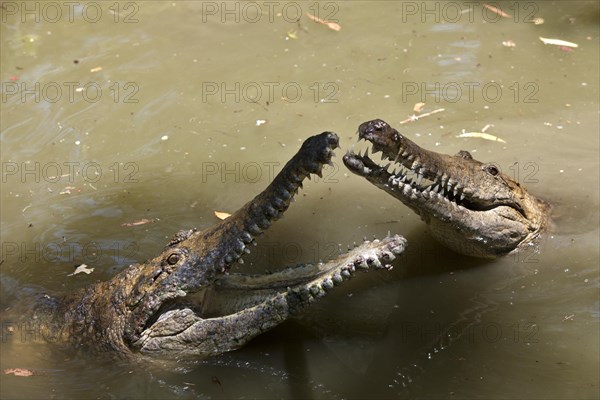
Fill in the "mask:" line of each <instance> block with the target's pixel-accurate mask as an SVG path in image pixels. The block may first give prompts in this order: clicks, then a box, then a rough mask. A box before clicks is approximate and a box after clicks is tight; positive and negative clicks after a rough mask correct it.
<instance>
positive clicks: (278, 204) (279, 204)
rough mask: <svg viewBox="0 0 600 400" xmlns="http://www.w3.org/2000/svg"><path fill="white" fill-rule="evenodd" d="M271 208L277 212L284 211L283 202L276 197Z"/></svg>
mask: <svg viewBox="0 0 600 400" xmlns="http://www.w3.org/2000/svg"><path fill="white" fill-rule="evenodd" d="M273 207H275V208H276V209H277V210H283V209H285V202H284V201H283V200H282V199H280V198H279V197H276V198H275V199H273Z"/></svg>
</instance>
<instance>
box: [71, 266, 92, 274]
mask: <svg viewBox="0 0 600 400" xmlns="http://www.w3.org/2000/svg"><path fill="white" fill-rule="evenodd" d="M92 272H94V268H88V267H87V265H86V264H81V265H80V266H79V267H77V268H75V271H74V272H73V273H72V274H69V275H67V276H73V275H77V274H81V273H85V274H88V275H89V274H91V273H92Z"/></svg>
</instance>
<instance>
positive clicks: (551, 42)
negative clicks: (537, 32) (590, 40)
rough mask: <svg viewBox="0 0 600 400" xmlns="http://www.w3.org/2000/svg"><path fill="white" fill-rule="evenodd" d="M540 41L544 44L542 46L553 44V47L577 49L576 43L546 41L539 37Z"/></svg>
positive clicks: (554, 40) (559, 40) (557, 40)
mask: <svg viewBox="0 0 600 400" xmlns="http://www.w3.org/2000/svg"><path fill="white" fill-rule="evenodd" d="M540 40H541V41H542V42H544V44H553V45H555V46H565V47H579V45H578V44H577V43H573V42H567V41H566V40H561V39H548V38H543V37H541V36H540Z"/></svg>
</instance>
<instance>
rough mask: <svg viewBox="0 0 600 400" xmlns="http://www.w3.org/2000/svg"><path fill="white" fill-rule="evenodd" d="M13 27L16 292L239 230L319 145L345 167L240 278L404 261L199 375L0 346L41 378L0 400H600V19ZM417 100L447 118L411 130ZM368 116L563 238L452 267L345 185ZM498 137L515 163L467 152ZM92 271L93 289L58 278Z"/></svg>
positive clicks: (11, 217)
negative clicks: (393, 249) (390, 252)
mask: <svg viewBox="0 0 600 400" xmlns="http://www.w3.org/2000/svg"><path fill="white" fill-rule="evenodd" d="M33 3H34V2H31V4H33ZM20 4H22V3H12V2H3V3H2V7H3V8H2V10H0V13H1V14H2V25H1V31H0V32H1V34H2V38H1V42H2V43H1V44H2V61H1V80H2V96H3V97H2V103H1V106H2V109H1V112H0V128H1V130H0V143H1V146H2V148H1V156H2V172H3V175H2V193H1V214H2V215H1V217H2V227H1V231H0V232H1V234H2V239H1V241H2V259H3V260H4V262H3V263H2V265H1V267H0V268H1V271H2V274H3V276H5V277H9V278H12V279H15V280H17V282H19V284H21V285H41V286H43V287H44V288H46V289H47V290H49V291H71V290H74V289H76V288H79V287H82V286H85V285H86V284H89V283H92V282H95V281H96V280H105V279H109V278H110V277H111V276H114V274H115V273H117V272H118V271H120V270H122V268H123V266H124V265H127V264H128V263H132V262H139V261H143V260H144V259H146V258H148V257H151V256H153V255H155V254H157V253H158V252H159V251H160V250H161V248H162V246H164V244H165V243H166V242H167V240H168V237H170V236H171V235H172V234H173V233H175V232H176V231H178V230H179V229H186V228H190V227H191V226H195V227H197V228H200V229H202V228H205V227H208V226H210V225H212V224H214V223H215V222H216V219H215V217H214V215H213V211H215V210H219V211H226V212H232V211H234V210H236V209H238V208H239V207H240V206H241V205H243V204H244V203H245V202H246V201H247V200H249V199H251V198H252V197H253V196H254V195H255V194H257V193H259V192H260V191H261V190H262V189H263V188H264V187H265V186H266V185H267V184H268V183H269V181H270V179H272V177H273V174H274V173H276V172H278V171H279V170H280V169H281V167H282V166H283V164H284V163H285V162H286V161H287V160H288V159H289V158H290V157H291V156H292V155H293V154H294V153H295V152H296V151H297V150H298V148H299V146H300V144H301V142H302V141H303V140H304V139H305V138H307V137H308V136H310V135H313V134H316V133H320V132H322V131H325V130H332V131H335V132H337V133H338V134H339V136H340V138H341V145H342V150H339V151H338V157H337V158H336V159H335V166H334V167H333V168H329V169H327V170H325V174H324V177H323V178H322V179H316V180H314V179H313V181H311V182H308V183H307V184H306V185H305V188H304V190H302V192H301V194H300V195H299V196H298V198H297V201H296V202H295V203H293V204H292V206H291V207H290V209H289V211H288V212H287V214H286V216H285V218H283V219H282V220H281V221H279V222H278V223H277V224H275V225H274V226H273V227H272V229H271V230H269V231H268V232H267V234H265V235H264V236H263V237H262V238H261V239H260V244H259V247H258V248H257V249H256V252H255V253H254V254H252V255H250V256H249V259H248V260H247V262H246V264H244V268H243V269H242V268H241V267H238V268H237V269H238V270H240V271H242V270H244V271H253V272H264V271H265V270H274V269H277V268H279V267H283V266H285V265H286V264H295V263H298V262H316V261H318V260H319V259H327V258H330V257H331V256H332V255H334V254H335V253H337V247H338V244H342V245H343V246H344V247H345V246H346V245H347V244H348V243H352V242H355V241H360V240H362V239H363V237H365V236H367V237H372V235H375V236H378V237H383V236H385V235H386V234H387V233H388V231H391V232H392V233H401V234H403V235H405V236H406V238H407V239H408V241H409V249H408V250H407V252H406V254H405V255H404V256H403V257H401V259H399V260H398V261H397V262H396V263H395V264H394V266H395V268H394V270H393V271H392V272H373V273H369V274H364V275H359V276H358V278H357V279H354V280H353V281H351V282H349V283H347V284H346V285H345V286H343V287H341V288H338V289H336V290H335V291H334V292H332V293H331V294H330V295H329V296H328V297H326V298H324V299H323V300H322V301H321V302H319V303H317V304H316V305H315V306H314V307H313V308H311V309H310V310H308V311H307V312H306V313H304V314H303V315H302V316H300V317H299V318H296V319H294V320H291V321H288V322H286V323H285V324H283V325H281V326H280V327H278V328H276V329H274V330H272V331H271V332H268V333H267V334H264V335H262V336H261V337H259V338H257V339H256V340H254V341H253V342H251V343H250V344H249V345H247V346H246V347H244V348H243V349H241V350H239V351H236V352H232V353H229V354H225V355H223V356H219V357H215V358H211V359H208V360H198V361H196V362H188V363H168V362H165V363H162V362H157V363H156V364H155V365H137V364H132V363H125V362H123V363H116V364H115V363H114V362H106V361H102V360H95V359H93V358H92V359H90V358H89V357H85V356H83V357H82V356H81V355H78V354H65V353H58V352H57V351H55V350H54V349H53V348H52V347H49V346H45V345H42V344H34V343H31V342H30V341H25V343H14V342H10V343H2V345H1V347H0V350H1V351H2V357H1V361H0V363H1V369H3V370H4V369H6V368H26V369H30V370H33V371H36V373H37V375H36V376H33V377H15V376H11V375H2V376H1V378H2V379H1V380H2V382H1V385H0V388H1V389H0V391H1V395H2V398H48V397H52V398H72V397H76V398H124V397H132V398H209V397H210V398H273V397H280V398H291V397H294V398H334V399H336V398H365V397H371V398H416V397H421V398H423V397H424V398H509V397H512V398H517V397H518V398H536V399H539V398H561V399H567V398H569V399H570V398H598V397H599V396H600V391H599V381H598V376H600V371H599V362H598V361H599V348H598V347H599V345H598V343H600V335H599V317H600V311H599V307H600V302H599V298H598V287H599V276H598V267H599V254H598V247H599V246H598V244H599V237H598V233H599V232H598V226H599V223H598V222H599V221H598V214H599V213H598V204H599V203H598V193H599V184H598V183H599V182H598V171H599V162H598V161H599V157H598V154H599V135H598V131H599V124H598V118H599V117H598V97H599V94H598V76H599V74H598V72H599V66H598V59H599V46H598V40H599V29H598V19H599V18H598V4H597V3H596V2H567V1H562V2H561V1H557V2H542V1H539V2H519V3H515V2H497V3H496V5H497V6H500V7H501V8H502V10H504V11H505V12H506V13H507V14H510V16H511V17H510V18H503V17H500V16H498V15H497V14H495V13H493V12H491V11H489V10H487V11H486V9H484V8H483V6H482V5H481V4H478V5H477V6H469V5H465V3H462V2H427V3H424V2H393V1H378V2H373V1H370V2H358V1H347V2H321V3H319V4H317V3H314V2H290V3H278V2H275V3H273V4H272V5H267V4H265V3H260V2H259V3H233V2H231V3H227V6H228V7H230V8H228V9H227V10H229V11H227V10H225V9H223V8H222V7H224V4H225V3H221V2H196V1H178V2H154V1H152V2H151V1H136V2H122V3H111V4H110V5H109V4H108V3H103V4H102V5H101V6H100V10H101V12H102V13H101V14H100V15H99V17H98V15H97V14H94V11H95V10H96V9H95V8H93V7H94V6H93V5H92V6H89V4H88V5H87V6H84V5H83V3H82V4H80V5H78V6H76V7H75V8H74V9H73V17H72V21H71V20H70V19H71V18H70V16H69V15H68V13H67V11H68V9H69V8H68V6H66V5H63V4H62V3H60V2H59V3H56V4H59V5H61V6H62V11H63V16H62V18H60V19H58V20H55V19H54V15H55V14H51V12H53V10H52V9H50V8H43V7H42V3H40V5H39V9H38V10H37V11H36V9H35V8H33V7H34V6H33V5H32V6H31V7H32V9H33V10H34V11H33V14H29V15H25V16H23V10H21V9H20V8H19V7H20ZM90 4H91V3H90ZM94 4H97V3H94ZM236 4H237V5H236ZM424 4H426V5H427V7H429V8H427V9H424V8H422V7H424ZM14 7H17V8H16V9H15V8H14ZM90 7H92V8H90ZM269 7H273V8H269ZM231 10H233V11H231ZM257 10H260V12H261V14H256V11H257ZM298 11H300V12H301V14H302V16H301V18H300V19H299V20H298V17H297V15H296V14H297V13H298ZM457 12H458V13H457ZM36 13H38V14H39V15H36ZM306 13H311V14H313V15H315V14H318V16H319V17H320V18H321V19H326V20H335V21H337V23H339V25H340V26H341V28H342V29H341V30H340V31H334V30H332V29H329V28H328V27H327V26H326V25H323V24H318V23H315V22H313V21H311V20H310V19H309V18H308V17H307V15H306ZM298 15H299V14H298ZM36 17H37V21H36ZM534 17H535V18H543V19H544V23H543V24H540V25H536V24H534V23H532V22H530V20H531V19H532V18H534ZM540 36H541V37H546V38H557V39H562V40H567V41H570V42H574V43H577V44H578V45H579V47H578V48H570V47H559V46H552V45H544V44H543V43H542V42H541V41H540V39H539V37H540ZM511 41H512V42H513V43H514V44H515V45H516V46H515V47H509V46H511V44H510V42H511ZM503 42H504V44H503ZM36 85H37V86H36ZM418 102H424V103H426V105H425V108H424V110H423V113H425V112H430V111H433V110H436V109H438V108H443V109H444V111H443V112H439V113H437V114H434V115H432V116H430V117H426V118H423V119H421V120H418V121H414V122H411V123H407V124H403V125H402V126H401V125H400V122H401V121H404V120H406V119H407V118H408V117H409V116H410V115H412V114H413V106H414V105H415V103H418ZM374 118H382V119H384V120H386V121H387V122H389V123H390V124H392V125H393V126H395V127H397V128H399V129H400V131H401V132H403V133H404V134H405V135H407V136H408V137H409V138H411V139H413V140H414V141H416V142H417V143H418V144H419V145H421V146H424V147H426V148H429V149H434V150H436V151H439V152H444V153H449V154H455V153H456V152H458V151H459V150H462V149H464V150H468V151H470V152H471V153H472V154H473V156H474V157H476V158H477V159H479V160H481V161H487V162H492V161H493V162H495V163H497V165H498V166H500V167H501V168H502V169H503V171H504V172H507V173H509V174H511V176H514V177H515V178H516V179H517V180H519V181H520V182H521V183H523V184H524V185H526V186H527V187H528V188H529V190H530V191H531V192H533V193H534V194H536V195H538V196H540V197H542V198H545V199H547V200H548V201H550V202H551V203H552V204H553V207H554V208H553V217H554V222H555V227H554V229H553V231H552V232H550V233H548V234H546V235H545V236H544V237H543V238H542V241H541V243H540V246H539V247H536V248H532V249H531V250H530V251H525V252H522V253H520V254H519V255H517V256H509V257H506V258H503V259H500V260H496V261H487V260H475V259H470V258H466V257H462V256H459V255H455V254H453V253H451V252H450V251H448V250H445V249H444V248H443V247H441V246H440V245H438V244H437V243H435V242H434V241H433V240H432V239H431V237H430V236H429V235H428V233H427V231H426V227H425V225H424V224H423V223H422V222H421V221H419V218H418V217H417V216H416V215H414V214H413V213H412V212H411V211H410V210H409V209H408V208H406V207H405V206H403V205H401V204H400V203H399V202H397V201H396V200H394V199H392V198H391V197H389V196H387V195H386V194H385V193H383V192H381V191H379V190H377V189H376V188H375V187H373V186H371V185H370V184H368V183H367V182H366V181H364V180H362V179H361V178H359V177H356V176H354V175H351V174H350V173H349V172H348V171H346V169H345V167H344V166H343V164H342V163H341V155H342V154H343V151H345V149H346V148H350V147H351V146H352V145H353V144H354V143H355V142H356V135H355V132H356V129H357V126H358V125H359V124H360V123H361V122H364V121H366V120H369V119H374ZM486 125H490V127H488V130H487V131H486V132H487V133H490V134H492V135H494V136H497V137H499V138H501V139H502V140H503V141H504V142H505V143H504V142H499V141H496V142H494V141H488V140H484V139H481V138H457V136H458V135H459V134H461V133H462V132H463V130H464V131H465V132H480V131H481V130H483V128H484V127H485V126H486ZM359 147H360V146H359ZM143 219H147V220H151V221H152V222H151V223H147V224H142V225H137V226H130V227H127V226H123V224H125V223H131V222H135V221H140V220H143ZM81 263H85V264H87V265H88V266H89V267H93V268H94V271H93V273H92V274H90V275H84V274H79V275H76V276H68V275H69V274H71V273H72V272H73V267H74V266H75V265H79V264H81ZM19 301H27V299H19ZM2 306H3V307H5V304H2Z"/></svg>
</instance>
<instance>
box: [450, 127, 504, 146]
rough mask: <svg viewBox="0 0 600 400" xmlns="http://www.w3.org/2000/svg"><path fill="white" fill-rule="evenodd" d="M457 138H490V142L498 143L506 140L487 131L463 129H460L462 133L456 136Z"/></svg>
mask: <svg viewBox="0 0 600 400" xmlns="http://www.w3.org/2000/svg"><path fill="white" fill-rule="evenodd" d="M456 137H457V138H479V139H485V140H491V141H492V142H500V143H506V140H504V139H501V138H499V137H497V136H494V135H490V134H489V133H485V132H465V130H464V129H463V130H462V133H461V134H460V135H458V136H456Z"/></svg>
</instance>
